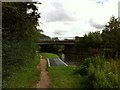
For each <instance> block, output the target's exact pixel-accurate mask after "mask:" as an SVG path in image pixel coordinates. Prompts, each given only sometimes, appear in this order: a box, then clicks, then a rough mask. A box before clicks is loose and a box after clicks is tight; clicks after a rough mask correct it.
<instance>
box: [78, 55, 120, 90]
mask: <svg viewBox="0 0 120 90" xmlns="http://www.w3.org/2000/svg"><path fill="white" fill-rule="evenodd" d="M113 62H114V63H113ZM117 62H119V61H111V60H110V61H109V60H106V59H105V58H100V57H91V58H87V59H86V60H85V61H84V62H83V63H82V65H81V66H80V68H79V70H78V71H77V73H79V74H80V75H81V77H82V78H83V81H81V84H82V85H83V86H82V87H83V88H119V86H120V85H119V83H120V81H119V75H120V71H119V67H118V65H117ZM81 80H82V79H81Z"/></svg>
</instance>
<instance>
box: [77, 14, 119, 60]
mask: <svg viewBox="0 0 120 90" xmlns="http://www.w3.org/2000/svg"><path fill="white" fill-rule="evenodd" d="M76 46H77V52H78V53H79V52H89V53H91V54H92V55H95V54H99V55H104V56H105V57H109V58H119V57H120V22H119V21H118V19H116V18H115V17H114V16H112V17H111V19H110V21H109V22H108V23H107V25H105V27H104V29H103V30H102V32H100V31H96V32H90V33H88V34H85V35H84V37H83V38H82V40H80V41H79V42H77V43H76Z"/></svg>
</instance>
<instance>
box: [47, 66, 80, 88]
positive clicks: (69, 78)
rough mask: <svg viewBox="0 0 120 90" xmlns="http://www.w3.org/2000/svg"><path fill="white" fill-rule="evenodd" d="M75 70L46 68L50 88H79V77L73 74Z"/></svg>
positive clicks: (63, 67) (60, 67)
mask: <svg viewBox="0 0 120 90" xmlns="http://www.w3.org/2000/svg"><path fill="white" fill-rule="evenodd" d="M75 70H76V68H74V67H70V66H67V67H66V66H54V67H50V68H48V72H49V76H50V79H51V84H50V88H79V86H80V85H79V83H80V77H79V75H78V74H75V73H74V72H75Z"/></svg>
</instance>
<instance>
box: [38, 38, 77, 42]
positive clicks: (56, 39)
mask: <svg viewBox="0 0 120 90" xmlns="http://www.w3.org/2000/svg"><path fill="white" fill-rule="evenodd" d="M66 40H75V37H50V38H48V37H40V38H39V41H66Z"/></svg>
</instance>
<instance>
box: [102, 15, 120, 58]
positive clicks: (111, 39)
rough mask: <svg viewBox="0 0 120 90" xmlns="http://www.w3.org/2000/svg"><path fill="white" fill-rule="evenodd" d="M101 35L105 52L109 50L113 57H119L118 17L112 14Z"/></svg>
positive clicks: (119, 35)
mask: <svg viewBox="0 0 120 90" xmlns="http://www.w3.org/2000/svg"><path fill="white" fill-rule="evenodd" d="M101 35H102V39H103V42H102V47H103V48H104V50H105V52H106V51H107V53H108V52H109V53H110V56H111V57H115V56H116V57H118V54H119V53H120V43H119V38H120V22H119V21H118V19H116V18H115V17H114V16H112V17H111V19H110V21H109V22H108V25H105V29H104V30H103V32H102V34H101Z"/></svg>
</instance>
